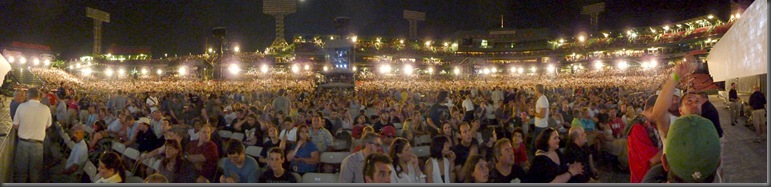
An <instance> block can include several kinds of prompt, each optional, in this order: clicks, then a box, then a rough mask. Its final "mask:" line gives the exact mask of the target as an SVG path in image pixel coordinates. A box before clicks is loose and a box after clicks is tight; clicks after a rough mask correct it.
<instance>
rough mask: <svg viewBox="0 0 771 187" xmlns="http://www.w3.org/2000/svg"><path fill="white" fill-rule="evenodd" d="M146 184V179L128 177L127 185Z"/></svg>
mask: <svg viewBox="0 0 771 187" xmlns="http://www.w3.org/2000/svg"><path fill="white" fill-rule="evenodd" d="M144 182H145V180H144V179H142V178H140V177H137V176H131V177H128V179H126V183H144Z"/></svg>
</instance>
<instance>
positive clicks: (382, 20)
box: [0, 0, 752, 59]
mask: <svg viewBox="0 0 771 187" xmlns="http://www.w3.org/2000/svg"><path fill="white" fill-rule="evenodd" d="M597 2H601V1H600V0H576V1H557V0H536V1H532V0H518V1H514V0H430V1H429V0H382V1H379V0H298V5H297V12H296V13H294V14H291V15H289V16H287V17H286V19H285V21H286V33H285V35H286V39H287V40H288V41H290V39H291V37H292V36H294V35H295V34H309V35H311V34H332V33H335V30H334V27H333V24H332V18H334V17H337V16H347V17H350V18H351V29H352V30H353V31H354V33H356V34H358V35H366V36H383V37H404V36H406V35H407V34H408V22H407V21H406V20H405V19H403V18H402V10H404V9H409V10H415V11H422V12H426V21H425V22H421V23H419V24H418V25H419V31H418V35H419V38H420V39H438V38H443V37H446V36H448V35H450V34H452V33H453V32H455V31H459V30H474V29H492V28H499V27H500V16H501V15H503V16H504V20H505V27H506V28H515V29H522V28H550V29H552V30H553V31H554V33H555V34H558V35H564V36H573V35H575V34H576V33H578V32H581V31H586V30H587V28H589V21H588V17H587V16H583V15H581V14H580V11H581V7H582V6H585V5H589V4H593V3H597ZM739 2H740V4H741V5H742V7H744V8H746V7H747V6H749V5H750V4H751V3H752V1H751V0H739ZM86 7H92V8H96V9H100V10H103V11H106V12H109V13H110V19H111V20H110V23H105V24H104V25H103V41H102V46H104V49H103V51H106V49H107V47H109V46H110V45H112V44H115V45H118V46H149V47H151V48H152V51H153V55H154V56H155V57H162V56H163V54H164V53H168V54H169V55H173V54H179V55H186V54H188V53H193V54H196V53H203V52H204V50H205V46H204V42H205V40H206V39H205V38H206V37H209V36H210V35H211V29H212V28H213V27H217V26H224V27H227V30H228V38H229V40H230V41H233V42H237V43H239V44H240V46H241V50H242V51H255V50H260V51H262V50H264V49H265V47H267V46H268V45H270V43H271V42H272V41H273V39H274V36H275V35H274V34H275V26H274V24H275V20H274V19H273V17H271V16H269V15H266V14H263V13H262V1H260V0H249V1H246V0H239V1H231V0H222V1H211V0H192V1H180V0H157V1H148V0H119V1H116V0H103V1H75V0H72V1H68V0H0V26H2V29H0V42H2V43H6V44H7V43H9V42H10V41H20V42H28V43H39V44H44V45H48V46H51V47H52V50H53V51H55V52H58V53H60V54H61V56H60V57H59V58H60V59H62V58H63V59H72V58H77V57H79V56H82V55H88V54H89V53H90V52H91V48H92V44H93V34H92V33H93V30H92V29H93V21H92V20H91V19H90V18H87V17H86V16H85V14H86V11H85V9H86ZM729 9H730V4H729V0H672V1H657V0H638V1H632V0H615V1H614V0H606V11H605V12H604V13H603V14H601V16H600V29H613V30H618V29H624V28H630V27H639V26H652V25H662V24H666V23H670V22H676V21H680V20H684V19H688V18H693V17H696V16H702V15H707V14H714V15H715V16H717V17H719V18H721V19H722V20H727V19H728V17H729Z"/></svg>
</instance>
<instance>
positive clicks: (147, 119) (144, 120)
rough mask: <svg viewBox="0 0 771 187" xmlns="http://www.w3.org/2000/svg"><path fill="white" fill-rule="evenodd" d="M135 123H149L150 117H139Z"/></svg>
mask: <svg viewBox="0 0 771 187" xmlns="http://www.w3.org/2000/svg"><path fill="white" fill-rule="evenodd" d="M137 123H146V124H150V118H147V117H141V118H139V120H137Z"/></svg>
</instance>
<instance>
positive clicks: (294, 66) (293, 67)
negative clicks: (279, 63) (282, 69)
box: [292, 64, 300, 73]
mask: <svg viewBox="0 0 771 187" xmlns="http://www.w3.org/2000/svg"><path fill="white" fill-rule="evenodd" d="M298 72H300V66H298V65H297V64H292V73H298Z"/></svg>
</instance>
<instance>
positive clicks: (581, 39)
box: [578, 36, 586, 42]
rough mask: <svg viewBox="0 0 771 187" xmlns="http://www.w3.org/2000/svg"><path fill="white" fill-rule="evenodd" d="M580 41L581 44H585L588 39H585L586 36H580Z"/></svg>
mask: <svg viewBox="0 0 771 187" xmlns="http://www.w3.org/2000/svg"><path fill="white" fill-rule="evenodd" d="M578 41H579V42H584V41H586V37H584V36H578Z"/></svg>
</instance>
